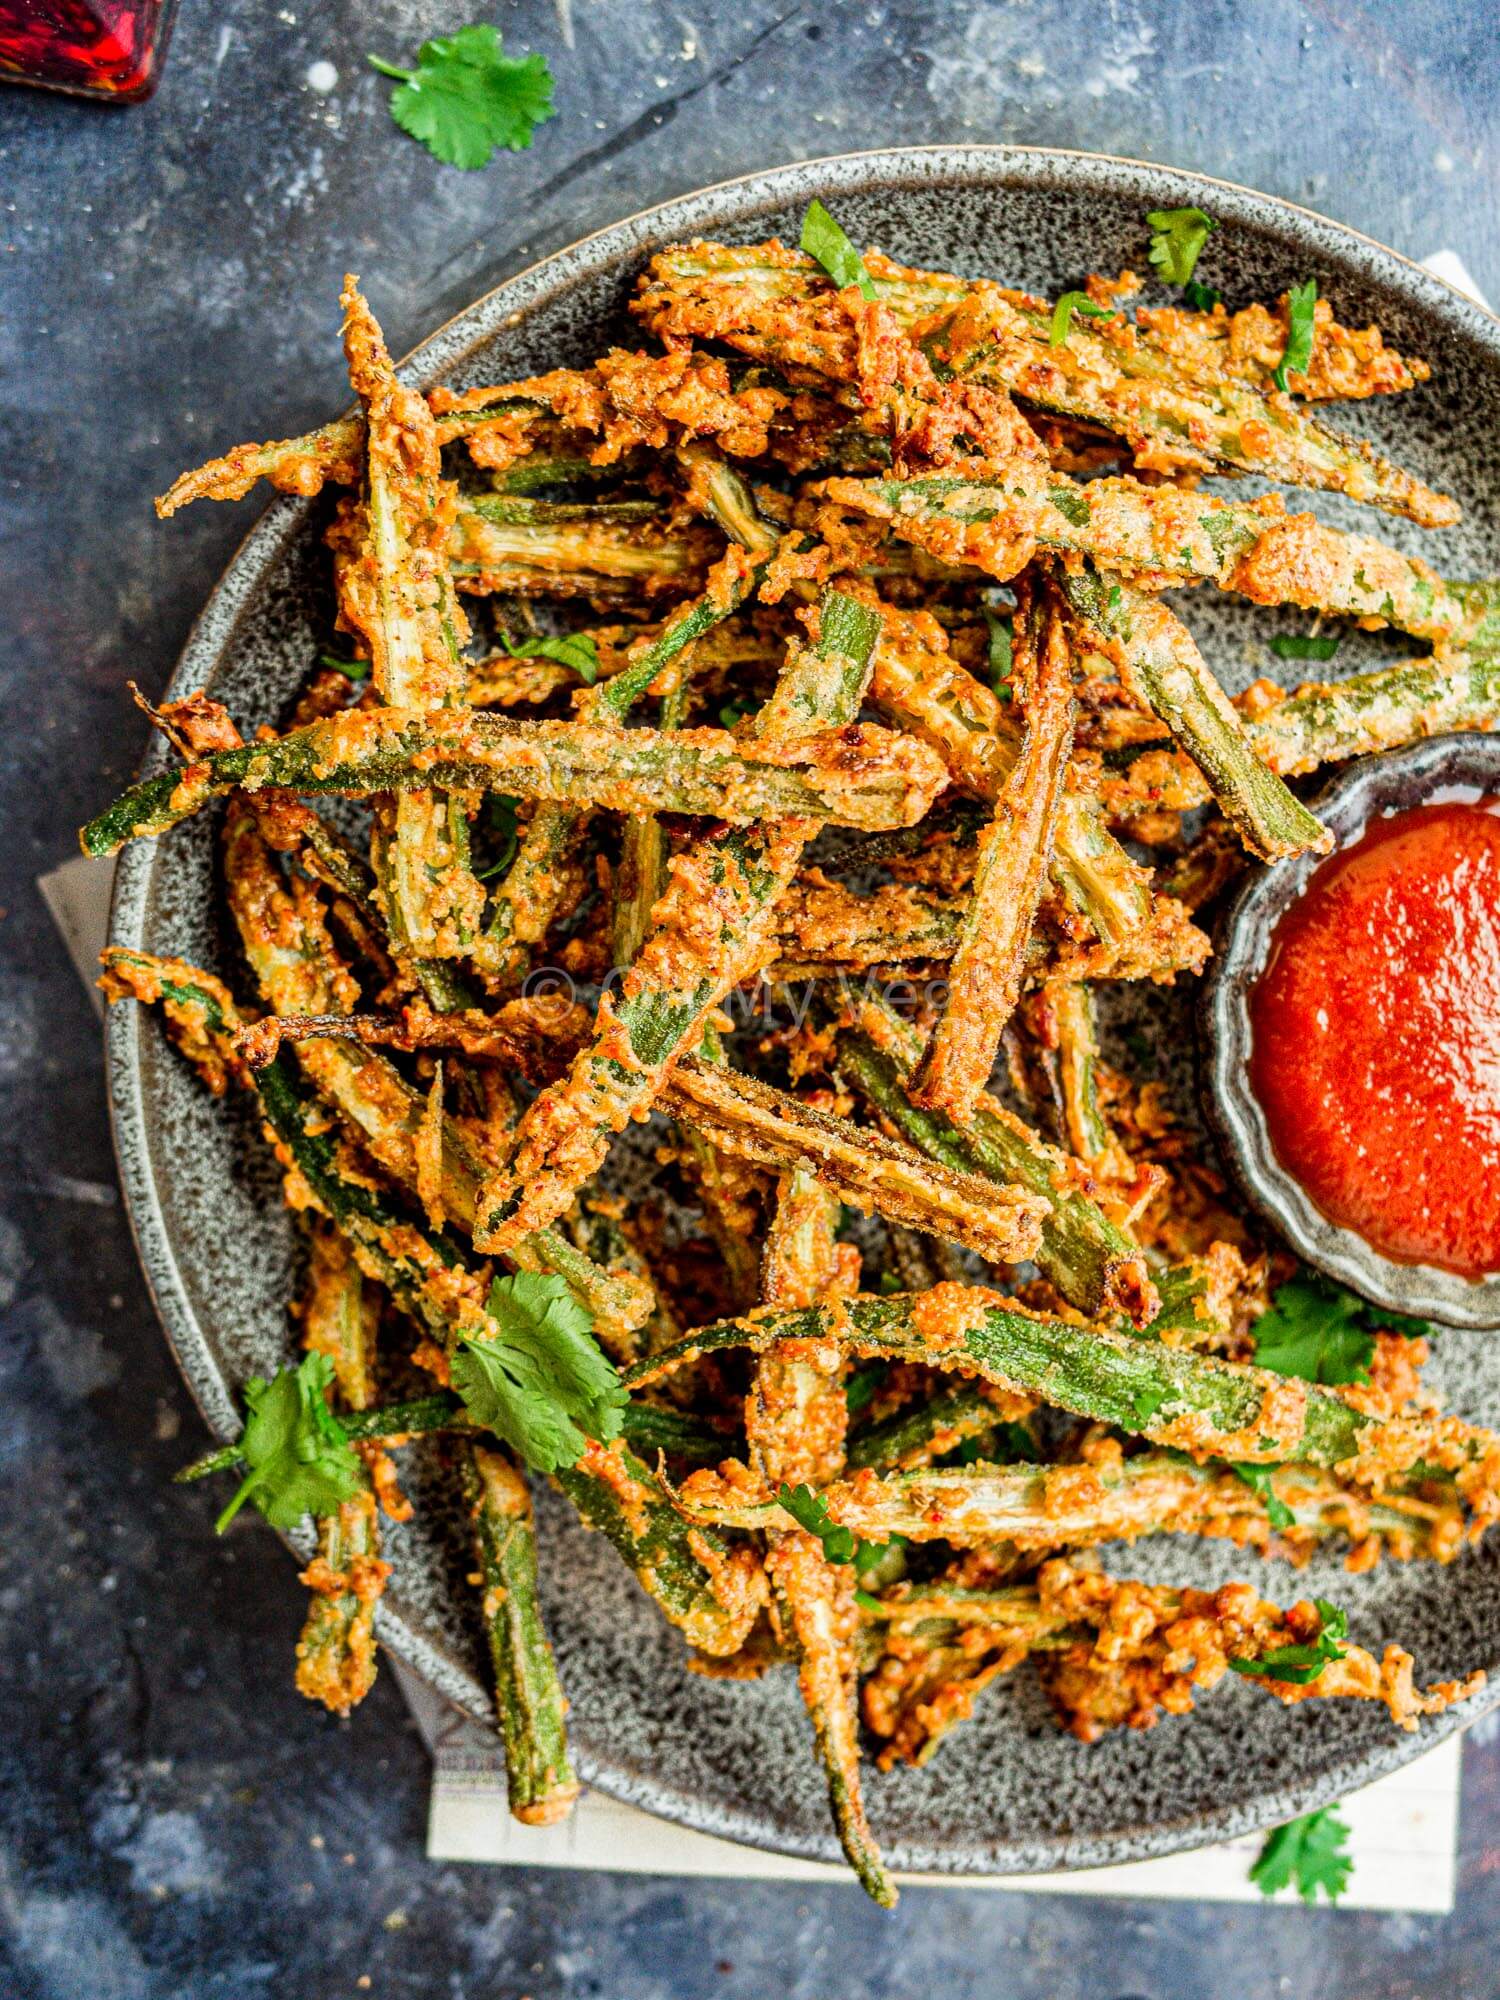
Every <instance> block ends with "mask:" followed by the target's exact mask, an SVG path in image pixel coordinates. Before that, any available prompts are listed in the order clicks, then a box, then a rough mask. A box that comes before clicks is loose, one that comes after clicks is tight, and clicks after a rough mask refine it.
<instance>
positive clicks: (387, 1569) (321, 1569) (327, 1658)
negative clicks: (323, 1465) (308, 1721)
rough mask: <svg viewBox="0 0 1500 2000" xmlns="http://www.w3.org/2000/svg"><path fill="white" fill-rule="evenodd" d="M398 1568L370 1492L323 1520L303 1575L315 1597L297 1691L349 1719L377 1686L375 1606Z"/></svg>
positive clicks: (300, 1644) (300, 1652) (300, 1646)
mask: <svg viewBox="0 0 1500 2000" xmlns="http://www.w3.org/2000/svg"><path fill="white" fill-rule="evenodd" d="M390 1573H391V1566H390V1564H389V1563H387V1562H382V1561H381V1559H380V1528H379V1521H378V1517H377V1514H376V1510H375V1495H374V1493H373V1492H371V1491H370V1490H368V1489H366V1490H365V1491H363V1492H360V1493H356V1494H355V1496H354V1498H353V1499H352V1500H344V1501H341V1502H340V1504H339V1509H338V1512H337V1513H336V1514H324V1515H322V1516H320V1518H319V1520H318V1553H317V1555H316V1556H315V1557H314V1558H313V1560H312V1561H311V1562H310V1563H309V1564H308V1566H307V1568H306V1569H305V1570H303V1571H302V1572H301V1578H300V1580H301V1582H303V1583H304V1584H305V1585H306V1586H307V1588H308V1589H309V1590H310V1591H311V1592H312V1601H311V1603H310V1604H309V1606H308V1611H307V1621H306V1623H305V1624H304V1625H303V1627H302V1636H301V1638H300V1639H299V1640H298V1641H297V1675H296V1679H297V1691H298V1693H299V1694H304V1695H306V1696H307V1698H308V1700H309V1701H320V1702H322V1703H323V1705H324V1707H325V1708H330V1709H332V1710H333V1712H334V1714H335V1715H347V1714H348V1713H349V1711H350V1709H351V1708H353V1707H354V1706H355V1705H356V1703H358V1702H361V1701H363V1700H364V1698H365V1696H366V1695H367V1694H368V1693H369V1692H370V1689H371V1688H372V1687H373V1686H374V1685H375V1606H376V1605H377V1604H378V1602H379V1601H380V1596H381V1592H382V1591H383V1590H384V1589H385V1581H386V1578H387V1577H388V1576H389V1575H390Z"/></svg>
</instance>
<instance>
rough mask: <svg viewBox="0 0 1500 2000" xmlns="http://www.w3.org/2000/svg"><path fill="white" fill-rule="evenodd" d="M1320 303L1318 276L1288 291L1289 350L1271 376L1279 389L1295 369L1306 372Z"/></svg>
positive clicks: (1287, 336) (1298, 371)
mask: <svg viewBox="0 0 1500 2000" xmlns="http://www.w3.org/2000/svg"><path fill="white" fill-rule="evenodd" d="M1317 303H1318V281H1317V279H1316V278H1309V279H1308V281H1307V283H1306V284H1305V285H1293V287H1292V289H1291V291H1290V292H1289V293H1288V294H1287V335H1286V351H1285V353H1284V354H1283V355H1282V357H1281V359H1280V360H1279V361H1278V362H1277V364H1276V370H1275V373H1274V374H1273V375H1272V377H1271V379H1272V381H1273V382H1274V383H1275V384H1276V386H1277V388H1278V389H1285V387H1286V378H1287V376H1288V375H1289V374H1291V372H1292V371H1293V369H1295V370H1296V371H1297V373H1298V374H1299V375H1302V374H1305V373H1306V372H1307V364H1308V362H1309V361H1311V360H1312V351H1313V327H1314V325H1315V323H1316V316H1315V312H1314V308H1315V307H1316V305H1317Z"/></svg>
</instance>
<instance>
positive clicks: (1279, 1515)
mask: <svg viewBox="0 0 1500 2000" xmlns="http://www.w3.org/2000/svg"><path fill="white" fill-rule="evenodd" d="M1229 1470H1230V1471H1231V1472H1237V1473H1238V1474H1239V1476H1240V1478H1241V1479H1243V1480H1244V1482H1245V1484H1246V1485H1247V1486H1249V1487H1252V1488H1253V1489H1254V1490H1255V1492H1257V1493H1258V1494H1259V1495H1260V1497H1261V1499H1262V1500H1264V1501H1265V1503H1266V1519H1267V1520H1268V1521H1269V1522H1270V1524H1271V1526H1272V1527H1273V1528H1274V1529H1275V1530H1276V1532H1277V1533H1278V1534H1280V1533H1281V1532H1282V1531H1283V1530H1284V1529H1286V1528H1295V1527H1296V1525H1297V1516H1296V1515H1295V1514H1294V1513H1293V1512H1292V1510H1291V1508H1290V1507H1288V1505H1287V1504H1286V1502H1285V1500H1283V1499H1281V1498H1279V1496H1278V1495H1277V1492H1276V1489H1275V1487H1274V1486H1273V1485H1272V1484H1271V1467H1270V1466H1269V1465H1235V1464H1233V1463H1231V1464H1230V1467H1229Z"/></svg>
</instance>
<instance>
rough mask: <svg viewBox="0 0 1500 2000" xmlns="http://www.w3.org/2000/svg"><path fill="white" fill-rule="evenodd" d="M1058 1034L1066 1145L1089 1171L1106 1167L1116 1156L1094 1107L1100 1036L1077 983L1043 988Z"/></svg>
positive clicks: (1089, 1004) (1088, 1002)
mask: <svg viewBox="0 0 1500 2000" xmlns="http://www.w3.org/2000/svg"><path fill="white" fill-rule="evenodd" d="M1047 997H1048V1001H1049V1003H1050V1014H1051V1018H1052V1022H1053V1025H1054V1028H1055V1030H1056V1034H1057V1072H1058V1082H1059V1084H1060V1086H1061V1091H1060V1095H1061V1098H1062V1112H1063V1123H1064V1125H1065V1126H1066V1128H1067V1135H1068V1146H1069V1148H1070V1150H1071V1151H1072V1152H1073V1154H1074V1155H1075V1156H1076V1157H1077V1158H1078V1159H1080V1160H1086V1161H1087V1162H1088V1163H1089V1165H1090V1166H1091V1167H1096V1168H1100V1169H1107V1168H1108V1167H1110V1166H1111V1165H1112V1164H1113V1162H1114V1160H1115V1159H1116V1157H1117V1154H1118V1148H1117V1146H1116V1144H1115V1140H1114V1135H1113V1134H1112V1133H1111V1131H1110V1129H1109V1126H1108V1124H1107V1123H1106V1121H1105V1117H1104V1112H1103V1110H1102V1109H1101V1108H1100V1104H1099V1090H1098V1064H1099V1038H1098V1034H1097V1032H1096V1030H1095V1026H1094V1000H1093V995H1092V994H1091V993H1090V991H1089V989H1088V987H1087V986H1086V985H1085V984H1084V983H1083V982H1082V981H1081V980H1057V981H1054V982H1053V984H1052V985H1050V986H1049V987H1048V989H1047Z"/></svg>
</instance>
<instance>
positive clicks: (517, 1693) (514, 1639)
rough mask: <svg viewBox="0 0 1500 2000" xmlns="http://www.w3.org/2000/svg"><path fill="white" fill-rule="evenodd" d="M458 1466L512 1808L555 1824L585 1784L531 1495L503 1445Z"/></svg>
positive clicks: (535, 1821) (530, 1819)
mask: <svg viewBox="0 0 1500 2000" xmlns="http://www.w3.org/2000/svg"><path fill="white" fill-rule="evenodd" d="M459 1466H460V1471H461V1474H462V1478H463V1487H464V1498H465V1500H466V1501H467V1503H468V1507H469V1513H470V1515H471V1517H472V1519H473V1523H474V1548H475V1553H476V1555H477V1556H478V1559H479V1570H480V1576H481V1578H482V1579H483V1585H484V1595H483V1600H482V1602H483V1607H484V1627H485V1635H486V1637H487V1639H488V1641H489V1648H490V1662H491V1665H492V1667H493V1669H494V1675H495V1705H496V1708H497V1709H498V1711H499V1718H500V1738H501V1741H502V1743H503V1744H504V1746H505V1783H506V1791H507V1793H508V1796H509V1800H510V1809H511V1812H512V1814H513V1815H514V1817H515V1818H516V1819H518V1820H521V1821H523V1822H524V1824H525V1825H527V1826H554V1825H555V1824H556V1823H557V1821H558V1820H560V1819H566V1818H567V1816H568V1814H569V1813H570V1812H571V1811H572V1810H573V1802H574V1800H575V1799H576V1798H577V1797H578V1793H579V1789H580V1788H579V1784H578V1779H577V1777H576V1776H575V1775H574V1772H573V1767H572V1765H571V1764H570V1763H569V1761H568V1736H567V1729H566V1726H565V1724H564V1721H563V1718H564V1716H565V1715H566V1714H567V1708H568V1705H567V1702H566V1701H565V1700H564V1699H563V1691H562V1687H561V1684H560V1683H559V1681H558V1678H557V1666H556V1663H555V1661H554V1660H553V1658H552V1648H551V1646H550V1645H549V1644H548V1643H547V1632H546V1628H545V1626H544V1625H543V1623H542V1607H541V1601H540V1599H539V1597H538V1595H537V1580H536V1524H535V1521H534V1519H533V1517H532V1511H531V1495H530V1493H529V1492H528V1491H527V1487H526V1481H525V1480H524V1479H523V1478H522V1476H521V1474H520V1473H519V1472H518V1471H517V1470H516V1468H515V1466H513V1465H512V1464H511V1462H510V1460H509V1459H508V1458H507V1457H506V1456H505V1455H504V1453H503V1452H498V1451H491V1450H489V1449H487V1448H486V1447H485V1446H483V1445H477V1444H476V1445H472V1446H470V1447H469V1449H468V1450H466V1451H465V1452H464V1453H463V1454H462V1456H461V1458H460V1460H459Z"/></svg>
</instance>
